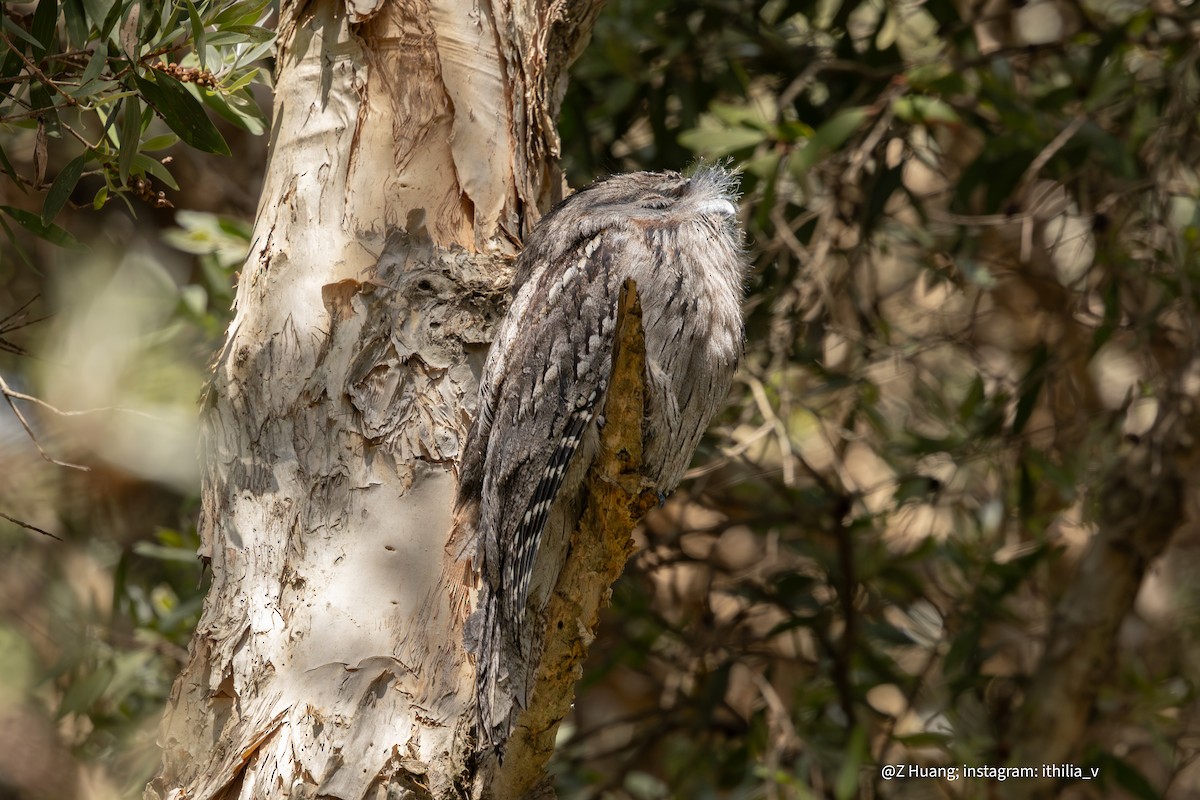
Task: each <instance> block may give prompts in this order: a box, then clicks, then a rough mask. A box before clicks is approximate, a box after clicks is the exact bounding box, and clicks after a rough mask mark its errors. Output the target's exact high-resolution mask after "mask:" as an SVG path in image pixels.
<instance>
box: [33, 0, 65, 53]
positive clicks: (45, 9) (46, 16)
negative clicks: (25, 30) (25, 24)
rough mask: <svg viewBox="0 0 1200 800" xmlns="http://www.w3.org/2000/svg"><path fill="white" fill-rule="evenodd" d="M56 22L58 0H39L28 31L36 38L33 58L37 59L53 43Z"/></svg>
mask: <svg viewBox="0 0 1200 800" xmlns="http://www.w3.org/2000/svg"><path fill="white" fill-rule="evenodd" d="M57 24H58V0H41V2H39V3H38V6H37V9H36V10H35V11H34V12H33V24H32V25H30V26H29V32H30V34H32V35H33V38H34V39H36V40H37V42H38V43H37V45H35V46H34V48H33V60H34V61H37V60H38V59H39V58H41V57H42V56H44V55H45V54H46V51H47V50H49V49H50V45H51V44H53V43H54V28H55V26H56V25H57Z"/></svg>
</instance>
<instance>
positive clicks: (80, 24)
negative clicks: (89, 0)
mask: <svg viewBox="0 0 1200 800" xmlns="http://www.w3.org/2000/svg"><path fill="white" fill-rule="evenodd" d="M62 13H63V23H64V25H65V27H66V29H67V41H68V42H70V43H71V47H72V48H73V49H75V50H82V49H83V47H84V45H86V44H87V40H88V21H87V13H86V12H85V11H84V10H83V0H63V3H62Z"/></svg>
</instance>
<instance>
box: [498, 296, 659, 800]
mask: <svg viewBox="0 0 1200 800" xmlns="http://www.w3.org/2000/svg"><path fill="white" fill-rule="evenodd" d="M645 375H646V342H645V337H644V334H643V329H642V305H641V301H640V300H639V298H638V295H637V286H636V284H635V283H634V281H632V280H627V281H626V282H625V286H624V287H623V289H622V291H621V297H620V301H619V303H618V306H617V335H616V342H615V345H614V347H613V368H612V378H611V380H610V381H609V387H610V388H609V391H608V397H607V399H606V400H605V404H604V417H605V424H604V428H603V429H602V430H601V433H600V450H599V453H598V455H597V458H596V462H595V463H594V464H593V465H592V468H591V470H590V471H589V473H588V477H587V507H586V508H585V509H584V512H583V516H582V518H581V519H580V522H579V524H578V526H576V529H575V531H574V533H573V534H572V536H571V548H570V553H569V555H568V556H567V561H566V564H565V565H564V566H563V570H562V572H561V573H560V575H559V578H558V583H557V584H556V585H555V588H554V593H553V594H552V595H551V598H550V603H549V606H548V607H547V609H546V620H547V626H548V628H547V633H546V640H545V648H544V649H543V651H542V655H541V659H540V661H539V664H538V668H537V678H536V683H535V686H534V690H533V695H532V698H531V700H530V704H529V708H527V709H526V710H525V712H524V713H522V714H521V716H520V717H519V718H518V719H517V723H516V727H515V729H514V730H513V733H512V736H511V737H510V738H509V740H508V744H507V746H506V749H505V756H504V762H503V764H495V765H492V769H484V770H481V775H482V776H483V780H484V784H483V785H485V786H488V787H489V788H488V792H489V794H487V795H486V796H488V797H491V798H494V799H495V800H507V798H523V797H553V796H554V795H553V790H552V788H551V787H550V786H549V784H548V782H546V769H545V767H546V763H547V762H548V761H549V760H550V755H551V753H553V751H554V740H555V735H556V733H557V731H558V726H559V723H560V722H562V720H563V718H564V717H565V716H566V715H567V712H568V711H569V710H570V708H571V704H572V702H573V701H574V696H575V689H574V687H575V684H576V683H577V682H578V680H579V678H580V676H581V674H582V671H583V661H584V659H585V658H586V656H587V649H588V646H589V645H590V644H591V643H592V641H593V640H594V638H595V631H596V628H597V626H598V624H599V622H600V610H601V609H602V608H604V607H605V606H607V605H608V603H609V600H610V599H611V597H612V584H613V583H614V582H615V581H616V580H617V578H618V577H620V575H621V572H622V571H623V570H624V569H625V562H626V561H627V560H628V559H629V556H630V555H631V554H632V553H633V540H632V539H631V538H630V533H631V532H632V531H633V528H634V526H635V525H636V524H637V523H638V521H639V520H640V519H641V518H642V517H643V516H644V515H645V514H646V512H647V511H649V510H650V509H651V508H653V507H654V506H655V505H657V504H658V495H657V493H656V492H655V491H654V490H653V489H649V488H646V482H645V480H644V479H643V477H642V475H641V469H642V425H643V419H644V416H645V408H646V399H645V398H646V385H645V380H646V379H645ZM489 773H490V774H489ZM543 782H545V783H544V784H543V785H540V786H539V784H540V783H543Z"/></svg>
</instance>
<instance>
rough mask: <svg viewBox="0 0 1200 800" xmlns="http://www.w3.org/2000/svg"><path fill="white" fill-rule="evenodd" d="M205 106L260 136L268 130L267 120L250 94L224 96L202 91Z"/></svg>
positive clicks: (241, 93) (246, 92) (243, 92)
mask: <svg viewBox="0 0 1200 800" xmlns="http://www.w3.org/2000/svg"><path fill="white" fill-rule="evenodd" d="M201 96H202V97H203V98H204V104H205V105H207V106H208V107H209V108H211V109H212V110H213V111H215V112H217V113H218V114H220V115H221V116H222V117H224V118H225V119H227V120H229V121H230V122H232V123H233V124H234V125H237V126H238V127H239V128H241V129H243V130H245V131H249V132H250V133H252V134H254V135H255V136H260V135H262V133H263V132H264V131H265V130H266V129H267V118H266V117H265V116H264V115H263V113H262V109H261V108H259V107H258V103H257V102H255V100H254V97H253V96H251V94H250V92H248V91H242V92H238V93H237V94H231V95H223V94H220V93H219V92H205V91H201Z"/></svg>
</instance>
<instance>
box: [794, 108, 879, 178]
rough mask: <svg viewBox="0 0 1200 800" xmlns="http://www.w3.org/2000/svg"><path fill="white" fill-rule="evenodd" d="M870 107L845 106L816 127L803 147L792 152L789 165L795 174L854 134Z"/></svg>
mask: <svg viewBox="0 0 1200 800" xmlns="http://www.w3.org/2000/svg"><path fill="white" fill-rule="evenodd" d="M870 113H871V112H870V109H868V108H866V107H862V106H860V107H858V108H847V109H844V110H842V111H839V112H838V113H837V114H835V115H834V116H833V118H832V119H830V120H829V121H828V122H826V123H825V124H824V125H822V126H821V127H819V128H817V130H816V132H815V133H813V135H812V138H810V139H809V140H808V144H806V145H805V146H804V149H802V150H799V151H797V152H795V153H793V154H792V157H791V161H790V163H789V167H790V168H791V169H792V172H793V173H794V174H796V175H797V176H799V175H802V174H803V173H805V172H808V170H810V169H812V167H813V165H814V164H816V163H817V162H818V161H820V160H821V159H822V158H824V157H825V156H827V155H829V154H830V153H832V152H833V151H834V150H836V149H838V148H839V147H841V146H842V145H843V144H844V143H845V141H846V140H847V139H849V138H850V137H851V136H853V135H854V134H855V132H857V131H858V129H859V128H860V127H862V124H863V122H864V121H866V119H867V117H868V116H869V115H870Z"/></svg>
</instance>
